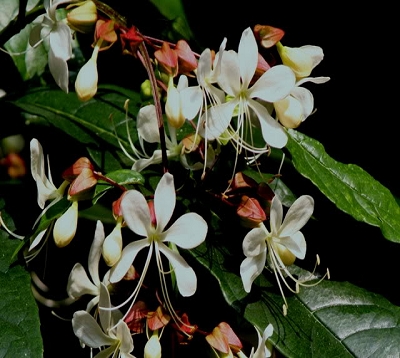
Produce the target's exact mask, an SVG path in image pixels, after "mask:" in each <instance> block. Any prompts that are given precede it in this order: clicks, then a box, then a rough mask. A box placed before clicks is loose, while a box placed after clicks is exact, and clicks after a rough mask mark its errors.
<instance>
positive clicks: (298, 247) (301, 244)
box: [279, 231, 307, 260]
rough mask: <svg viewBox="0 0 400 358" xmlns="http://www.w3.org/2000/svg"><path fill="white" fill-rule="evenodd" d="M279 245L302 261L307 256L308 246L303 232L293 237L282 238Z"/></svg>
mask: <svg viewBox="0 0 400 358" xmlns="http://www.w3.org/2000/svg"><path fill="white" fill-rule="evenodd" d="M279 243H280V244H281V245H283V246H285V247H286V248H287V249H288V250H289V251H290V252H291V253H292V254H293V255H295V256H296V257H297V258H299V259H301V260H302V259H304V257H305V256H306V251H307V244H306V240H305V239H304V235H303V234H302V233H301V231H297V232H296V233H294V234H292V236H285V237H280V238H279Z"/></svg>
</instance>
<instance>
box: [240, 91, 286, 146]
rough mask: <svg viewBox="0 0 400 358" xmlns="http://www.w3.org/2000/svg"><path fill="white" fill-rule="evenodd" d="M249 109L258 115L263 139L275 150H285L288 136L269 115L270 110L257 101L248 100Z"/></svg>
mask: <svg viewBox="0 0 400 358" xmlns="http://www.w3.org/2000/svg"><path fill="white" fill-rule="evenodd" d="M248 105H249V107H250V108H251V109H252V110H253V111H254V112H255V113H256V115H257V117H258V120H259V121H260V125H261V131H262V135H263V138H264V140H265V142H266V143H267V144H269V145H270V146H271V147H274V148H283V147H284V146H285V145H286V143H287V141H288V138H287V134H286V132H285V130H284V129H283V127H282V126H281V125H280V124H279V123H278V121H276V120H275V119H274V118H272V117H271V115H270V114H269V113H268V110H267V109H266V108H265V107H264V106H263V105H261V104H260V103H258V102H257V101H255V100H252V99H250V100H248Z"/></svg>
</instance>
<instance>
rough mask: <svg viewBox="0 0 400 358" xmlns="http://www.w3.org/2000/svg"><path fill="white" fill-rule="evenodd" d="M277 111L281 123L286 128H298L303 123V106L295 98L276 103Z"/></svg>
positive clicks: (291, 97)
mask: <svg viewBox="0 0 400 358" xmlns="http://www.w3.org/2000/svg"><path fill="white" fill-rule="evenodd" d="M274 107H275V111H276V114H277V116H278V119H279V122H281V124H282V125H283V126H285V127H286V128H297V127H298V126H299V125H300V124H301V122H303V120H304V119H305V118H304V114H303V106H302V105H301V103H300V101H299V100H297V99H296V98H294V97H293V96H287V97H286V98H284V99H282V100H280V101H278V102H275V103H274Z"/></svg>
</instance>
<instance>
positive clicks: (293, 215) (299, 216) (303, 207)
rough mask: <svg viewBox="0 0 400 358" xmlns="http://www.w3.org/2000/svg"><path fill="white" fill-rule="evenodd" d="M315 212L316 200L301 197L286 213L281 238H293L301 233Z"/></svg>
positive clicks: (281, 228)
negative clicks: (295, 234) (298, 232)
mask: <svg viewBox="0 0 400 358" xmlns="http://www.w3.org/2000/svg"><path fill="white" fill-rule="evenodd" d="M313 211H314V199H313V198H312V197H311V196H309V195H302V196H300V197H299V198H298V199H297V200H296V201H295V202H294V203H293V205H292V206H291V207H290V208H289V210H288V212H287V213H286V217H285V219H284V220H283V223H282V226H281V227H280V229H279V231H278V233H279V236H281V237H282V236H292V235H293V234H294V233H296V232H297V231H299V230H300V229H301V228H302V227H303V226H304V225H305V224H306V223H307V221H308V220H309V219H310V217H311V215H312V213H313Z"/></svg>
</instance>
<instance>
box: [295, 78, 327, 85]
mask: <svg viewBox="0 0 400 358" xmlns="http://www.w3.org/2000/svg"><path fill="white" fill-rule="evenodd" d="M330 79H331V78H330V77H306V78H302V79H301V80H299V81H297V82H296V86H301V85H302V84H303V83H305V82H312V83H316V84H320V83H325V82H328V81H329V80H330Z"/></svg>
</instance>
